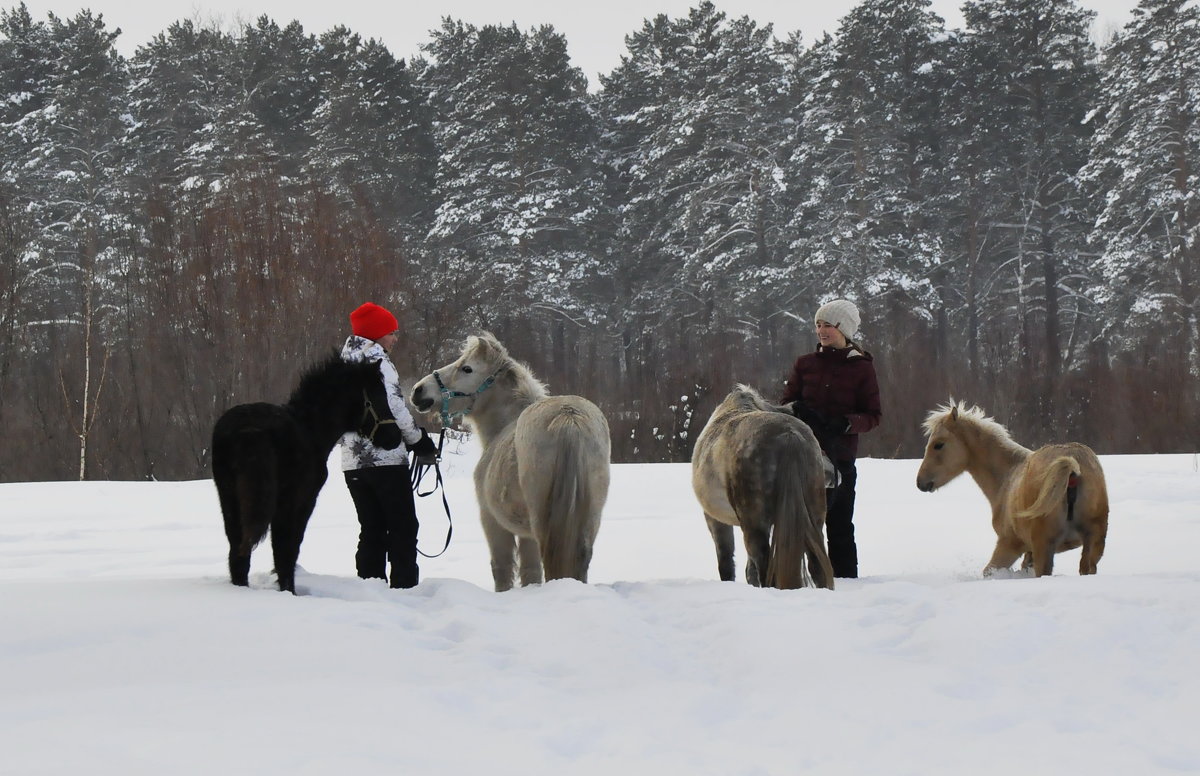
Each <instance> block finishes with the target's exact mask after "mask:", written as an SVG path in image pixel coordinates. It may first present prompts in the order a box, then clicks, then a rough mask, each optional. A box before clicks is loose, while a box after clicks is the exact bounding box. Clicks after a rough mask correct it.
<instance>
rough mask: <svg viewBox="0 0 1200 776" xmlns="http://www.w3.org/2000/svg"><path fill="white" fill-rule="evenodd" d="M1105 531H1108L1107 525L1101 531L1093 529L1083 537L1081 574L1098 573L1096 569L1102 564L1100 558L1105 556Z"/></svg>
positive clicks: (1080, 559) (1080, 557) (1080, 561)
mask: <svg viewBox="0 0 1200 776" xmlns="http://www.w3.org/2000/svg"><path fill="white" fill-rule="evenodd" d="M1105 529H1107V525H1105V526H1104V527H1103V528H1102V529H1101V530H1096V529H1095V528H1092V529H1091V530H1089V531H1088V532H1087V534H1086V535H1085V536H1084V537H1083V554H1082V555H1080V556H1079V573H1080V574H1095V573H1096V567H1097V565H1098V564H1099V563H1100V556H1102V555H1103V554H1104V539H1105Z"/></svg>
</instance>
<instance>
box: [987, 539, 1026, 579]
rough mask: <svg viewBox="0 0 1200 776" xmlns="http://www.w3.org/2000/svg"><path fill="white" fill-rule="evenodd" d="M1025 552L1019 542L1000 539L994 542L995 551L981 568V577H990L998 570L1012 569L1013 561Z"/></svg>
mask: <svg viewBox="0 0 1200 776" xmlns="http://www.w3.org/2000/svg"><path fill="white" fill-rule="evenodd" d="M1023 552H1025V545H1023V544H1022V543H1021V542H1020V540H1018V539H1012V538H1008V537H1004V536H1002V537H1000V538H999V539H997V540H996V549H994V550H993V551H992V559H991V560H989V561H988V563H987V565H986V566H984V567H983V575H984V576H985V577H990V576H991V575H992V573H993V572H995V571H998V570H1000V569H1007V568H1012V564H1013V561H1015V560H1016V559H1017V558H1019V557H1021V554H1022V553H1023Z"/></svg>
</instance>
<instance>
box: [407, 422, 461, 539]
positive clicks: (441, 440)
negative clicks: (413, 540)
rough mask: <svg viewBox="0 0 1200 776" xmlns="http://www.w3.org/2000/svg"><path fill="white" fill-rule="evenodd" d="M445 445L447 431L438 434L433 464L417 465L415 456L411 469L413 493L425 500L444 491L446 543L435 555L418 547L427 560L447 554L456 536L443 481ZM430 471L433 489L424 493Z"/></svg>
mask: <svg viewBox="0 0 1200 776" xmlns="http://www.w3.org/2000/svg"><path fill="white" fill-rule="evenodd" d="M445 443H446V431H445V429H443V430H442V432H441V433H440V434H438V449H437V456H436V457H435V458H434V459H433V463H431V464H430V463H417V457H416V455H413V460H412V465H411V466H410V467H409V471H410V472H411V474H410V476H411V482H412V490H413V493H414V494H415V495H417V496H418V497H420V498H425V497H426V496H432V495H433V494H434V493H436V492H438V491H439V490H440V491H442V508H443V509H445V510H446V543H445V544H443V545H442V549H441V552H438V553H436V554H434V555H430V554H428V553H426V552H422V551H421V548H420V547H417V552H419V553H421V555H422V556H424V557H426V558H437V557H440V556H441V555H443V554H445V552H446V550H447V549H448V548H449V547H450V537H451V536H453V535H454V520H453V518H451V517H450V502H449V501H447V500H446V486H445V483H444V482H443V481H442V467H441V460H442V445H444V444H445ZM430 469H433V474H434V479H433V487H432V488H430V489H429V490H427V491H425V492H424V493H422V492H421V482H422V480H424V479H425V475H427V474H428V473H429V470H430Z"/></svg>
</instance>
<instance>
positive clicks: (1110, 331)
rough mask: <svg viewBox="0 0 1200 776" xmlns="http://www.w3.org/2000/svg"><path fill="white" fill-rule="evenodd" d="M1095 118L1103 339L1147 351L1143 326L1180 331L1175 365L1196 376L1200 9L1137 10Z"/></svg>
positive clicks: (1093, 178) (1199, 362) (1156, 0)
mask: <svg viewBox="0 0 1200 776" xmlns="http://www.w3.org/2000/svg"><path fill="white" fill-rule="evenodd" d="M1098 115H1099V116H1100V118H1099V119H1098V121H1099V122H1100V126H1099V127H1098V128H1097V130H1096V138H1095V142H1094V144H1093V148H1092V155H1091V159H1090V161H1089V162H1088V165H1087V167H1086V168H1085V169H1084V173H1083V176H1084V179H1085V180H1086V182H1087V184H1088V186H1089V191H1090V192H1091V194H1092V196H1093V197H1094V198H1095V199H1096V200H1097V201H1100V202H1101V203H1102V210H1101V211H1100V215H1099V217H1098V218H1097V219H1096V222H1095V228H1094V229H1093V230H1092V233H1091V238H1092V241H1093V243H1094V244H1095V246H1096V248H1097V249H1098V250H1099V251H1100V252H1101V260H1100V268H1101V271H1102V273H1103V275H1102V278H1103V283H1102V285H1101V287H1100V288H1099V289H1098V290H1099V293H1100V294H1101V301H1102V302H1103V303H1104V304H1103V312H1104V319H1105V320H1106V322H1107V331H1106V334H1107V335H1108V336H1109V337H1111V338H1113V339H1114V340H1115V341H1116V343H1117V344H1118V346H1120V347H1123V348H1134V347H1137V348H1142V347H1144V344H1145V343H1144V337H1143V334H1144V331H1145V328H1146V327H1148V328H1149V329H1151V330H1153V331H1155V332H1163V333H1166V332H1179V333H1180V335H1181V337H1182V340H1181V341H1182V347H1181V348H1180V349H1179V352H1178V353H1177V354H1175V356H1176V357H1177V358H1179V359H1181V360H1184V361H1186V363H1187V364H1188V368H1189V371H1190V373H1191V375H1192V376H1193V377H1197V376H1200V292H1198V289H1197V285H1198V284H1200V198H1198V197H1197V192H1200V9H1198V8H1197V7H1196V6H1195V5H1194V4H1192V3H1189V2H1187V0H1143V2H1142V3H1141V4H1139V5H1138V7H1137V8H1136V9H1134V12H1133V21H1132V22H1130V23H1129V25H1128V26H1127V27H1126V28H1125V29H1124V31H1123V32H1122V33H1121V35H1120V36H1119V37H1118V38H1117V39H1116V40H1115V41H1114V42H1113V43H1112V44H1111V45H1110V46H1109V48H1108V49H1107V50H1106V51H1105V56H1104V79H1103V84H1102V87H1101V98H1100V110H1099V112H1098ZM1131 324H1132V331H1130V328H1131V326H1130V325H1131ZM1133 332H1137V334H1133Z"/></svg>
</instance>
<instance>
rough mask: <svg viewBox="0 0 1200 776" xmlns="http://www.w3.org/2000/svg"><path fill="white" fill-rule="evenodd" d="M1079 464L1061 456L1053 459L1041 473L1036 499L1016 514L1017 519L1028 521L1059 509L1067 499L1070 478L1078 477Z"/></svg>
mask: <svg viewBox="0 0 1200 776" xmlns="http://www.w3.org/2000/svg"><path fill="white" fill-rule="evenodd" d="M1079 472H1080V468H1079V462H1078V461H1076V460H1075V459H1074V458H1072V457H1070V456H1068V455H1063V456H1059V457H1058V458H1055V459H1054V460H1053V461H1051V462H1050V464H1049V465H1048V466H1047V467H1046V468H1045V470H1043V471H1042V474H1041V479H1042V485H1041V489H1040V490H1039V491H1038V496H1037V499H1036V500H1035V501H1034V502H1033V504H1032V505H1031V506H1029V507H1027V508H1026V509H1022V510H1020V511H1018V512H1017V517H1019V518H1021V519H1024V520H1029V519H1032V518H1036V517H1041V516H1042V515H1047V514H1050V513H1051V512H1052V511H1054V510H1056V509H1058V508H1060V507H1061V506H1062V504H1063V502H1064V501H1066V499H1067V487H1068V485H1069V484H1070V481H1071V477H1072V476H1076V477H1078V476H1079Z"/></svg>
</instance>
